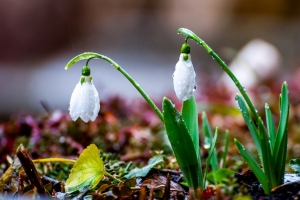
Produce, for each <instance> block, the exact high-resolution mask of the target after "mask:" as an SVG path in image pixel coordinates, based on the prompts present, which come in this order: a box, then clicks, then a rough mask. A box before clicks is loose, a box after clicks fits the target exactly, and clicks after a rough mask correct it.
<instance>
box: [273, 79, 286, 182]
mask: <svg viewBox="0 0 300 200" xmlns="http://www.w3.org/2000/svg"><path fill="white" fill-rule="evenodd" d="M289 108H290V104H289V96H288V88H287V83H286V82H284V83H283V84H282V89H281V95H280V120H279V125H278V130H277V135H276V141H275V148H274V156H273V158H275V159H276V161H275V166H276V168H275V174H276V177H277V183H278V184H280V183H282V182H283V176H284V170H285V162H286V152H287V128H288V117H289Z"/></svg>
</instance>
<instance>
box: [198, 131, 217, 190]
mask: <svg viewBox="0 0 300 200" xmlns="http://www.w3.org/2000/svg"><path fill="white" fill-rule="evenodd" d="M217 138H218V128H216V132H215V136H214V139H213V141H212V144H211V146H210V149H209V153H208V157H207V159H206V167H205V170H204V173H203V184H202V185H203V186H204V187H205V182H206V174H207V171H208V166H209V163H210V161H211V158H212V156H213V152H214V151H215V146H216V143H217Z"/></svg>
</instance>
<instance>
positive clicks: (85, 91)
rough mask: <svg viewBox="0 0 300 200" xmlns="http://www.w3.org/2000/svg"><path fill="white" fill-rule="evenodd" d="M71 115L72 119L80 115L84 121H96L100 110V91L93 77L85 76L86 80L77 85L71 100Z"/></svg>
mask: <svg viewBox="0 0 300 200" xmlns="http://www.w3.org/2000/svg"><path fill="white" fill-rule="evenodd" d="M69 110H70V115H71V118H72V120H74V121H75V120H77V118H78V117H80V118H81V119H82V120H83V121H84V122H88V121H89V120H92V121H94V120H95V119H96V117H97V116H98V113H99V110H100V104H99V96H98V92H97V90H96V88H95V86H94V85H93V83H92V81H91V78H90V77H89V76H85V81H84V82H83V83H82V84H81V83H80V81H79V83H78V84H77V85H76V87H75V89H74V91H73V94H72V96H71V101H70V108H69Z"/></svg>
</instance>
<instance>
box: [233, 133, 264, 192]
mask: <svg viewBox="0 0 300 200" xmlns="http://www.w3.org/2000/svg"><path fill="white" fill-rule="evenodd" d="M234 142H235V144H236V146H237V148H238V150H239V152H240V154H241V155H242V156H243V158H244V159H245V161H246V162H247V164H248V166H249V167H250V169H251V170H252V171H253V173H254V174H255V176H256V178H257V179H258V181H259V182H260V183H261V185H262V187H263V189H264V191H265V193H266V194H269V193H270V188H269V186H268V184H267V181H266V175H265V173H264V172H263V170H262V169H261V168H260V167H259V166H258V164H257V162H256V161H255V160H254V158H253V157H252V156H251V155H250V154H249V153H248V152H247V151H246V149H245V147H244V146H243V145H242V144H241V143H240V142H239V141H238V140H237V139H234Z"/></svg>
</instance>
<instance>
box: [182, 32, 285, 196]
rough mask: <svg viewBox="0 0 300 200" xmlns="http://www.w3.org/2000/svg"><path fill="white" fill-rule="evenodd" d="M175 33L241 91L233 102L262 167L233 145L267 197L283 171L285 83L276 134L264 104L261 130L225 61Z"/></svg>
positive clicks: (190, 34) (189, 35) (259, 120)
mask: <svg viewBox="0 0 300 200" xmlns="http://www.w3.org/2000/svg"><path fill="white" fill-rule="evenodd" d="M178 33H181V34H183V35H185V36H186V41H187V40H188V39H192V40H195V41H196V42H197V43H198V44H199V45H201V46H202V47H203V48H204V49H205V50H206V51H207V52H208V53H209V54H210V55H211V56H212V58H213V59H214V60H216V62H217V63H218V64H219V65H220V66H221V68H222V69H223V70H224V71H225V72H226V73H227V74H228V76H229V77H230V78H231V79H232V81H233V82H234V83H235V85H236V86H237V88H238V89H239V91H240V92H241V95H239V94H238V95H236V101H237V102H238V105H239V107H240V110H241V112H242V115H243V117H244V120H245V122H246V124H247V126H248V129H249V131H250V133H251V136H252V138H253V140H254V143H255V145H256V147H257V151H258V154H259V158H260V162H261V164H262V168H261V167H260V166H259V164H258V163H257V162H256V161H255V159H254V158H253V157H252V156H251V155H250V154H249V153H248V152H247V151H246V149H245V148H244V146H243V145H242V144H241V143H240V142H239V141H237V140H236V139H235V143H236V145H237V148H238V150H239V151H240V153H241V154H242V156H243V158H244V159H245V160H246V162H247V163H248V165H249V167H250V168H251V170H252V171H253V172H254V174H255V175H256V177H257V179H258V180H259V182H260V183H261V184H262V187H263V189H264V191H265V193H266V194H270V193H271V190H272V188H274V187H276V186H278V185H280V184H282V183H283V176H284V170H285V162H286V152H287V127H288V115H289V97H288V89H287V83H286V82H284V83H283V85H282V90H281V94H280V105H279V106H280V121H279V125H278V128H277V131H276V129H275V125H274V120H273V118H272V113H271V111H270V108H269V106H268V105H267V104H266V106H265V111H266V122H267V127H265V125H264V123H263V120H262V118H261V117H260V116H259V115H258V113H257V110H256V109H255V107H254V104H253V103H252V101H251V99H250V97H249V96H248V94H247V92H246V90H245V88H244V87H243V86H242V85H241V84H240V82H239V80H238V79H237V78H236V77H235V75H234V74H233V73H232V72H231V71H230V69H229V68H228V66H227V65H226V64H225V62H224V61H223V60H222V59H221V58H220V57H219V56H218V55H217V54H216V53H215V52H214V51H213V50H212V49H211V48H210V47H209V46H208V45H207V44H206V43H205V42H204V41H203V40H202V39H200V38H199V37H198V36H197V35H196V34H195V33H193V32H192V31H190V30H188V29H185V28H180V29H179V30H178ZM249 110H250V111H249Z"/></svg>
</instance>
